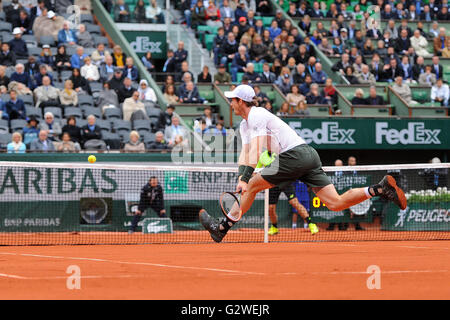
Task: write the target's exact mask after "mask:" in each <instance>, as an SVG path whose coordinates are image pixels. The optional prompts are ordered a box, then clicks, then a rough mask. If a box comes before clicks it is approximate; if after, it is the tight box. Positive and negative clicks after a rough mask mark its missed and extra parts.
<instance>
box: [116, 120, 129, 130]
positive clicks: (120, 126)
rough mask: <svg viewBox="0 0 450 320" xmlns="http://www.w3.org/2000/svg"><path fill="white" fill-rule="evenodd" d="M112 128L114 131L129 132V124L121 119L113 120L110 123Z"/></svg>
mask: <svg viewBox="0 0 450 320" xmlns="http://www.w3.org/2000/svg"><path fill="white" fill-rule="evenodd" d="M112 125H113V128H114V129H115V130H116V131H121V130H126V131H131V122H130V121H126V120H123V119H114V120H113V121H112Z"/></svg>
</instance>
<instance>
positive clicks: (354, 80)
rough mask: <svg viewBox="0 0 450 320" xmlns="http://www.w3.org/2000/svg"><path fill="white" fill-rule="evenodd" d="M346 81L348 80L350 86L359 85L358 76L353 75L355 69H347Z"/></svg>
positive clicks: (349, 67)
mask: <svg viewBox="0 0 450 320" xmlns="http://www.w3.org/2000/svg"><path fill="white" fill-rule="evenodd" d="M345 79H347V81H348V82H349V83H350V84H359V81H358V79H357V78H356V76H355V75H354V74H353V67H352V66H347V67H346V68H345Z"/></svg>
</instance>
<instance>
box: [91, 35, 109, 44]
mask: <svg viewBox="0 0 450 320" xmlns="http://www.w3.org/2000/svg"><path fill="white" fill-rule="evenodd" d="M92 37H93V38H94V44H95V46H97V45H98V44H99V43H103V44H104V45H105V46H107V45H108V42H109V41H108V38H107V37H102V36H96V35H93V36H92Z"/></svg>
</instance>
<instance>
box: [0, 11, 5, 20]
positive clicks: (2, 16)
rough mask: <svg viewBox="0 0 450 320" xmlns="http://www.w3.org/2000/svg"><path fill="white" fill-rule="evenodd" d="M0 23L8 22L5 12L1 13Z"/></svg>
mask: <svg viewBox="0 0 450 320" xmlns="http://www.w3.org/2000/svg"><path fill="white" fill-rule="evenodd" d="M0 21H6V14H5V11H2V12H0Z"/></svg>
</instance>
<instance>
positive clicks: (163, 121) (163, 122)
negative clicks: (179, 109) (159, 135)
mask: <svg viewBox="0 0 450 320" xmlns="http://www.w3.org/2000/svg"><path fill="white" fill-rule="evenodd" d="M174 111H175V106H174V105H170V104H169V105H168V106H167V108H166V110H165V111H164V112H161V113H160V115H159V121H158V128H160V129H161V130H162V131H164V129H165V128H166V127H167V126H170V125H172V117H173V112H174Z"/></svg>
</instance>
